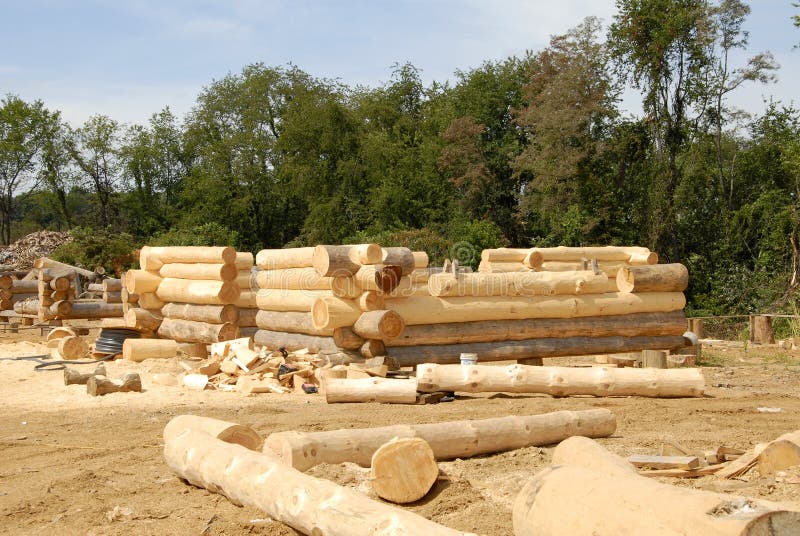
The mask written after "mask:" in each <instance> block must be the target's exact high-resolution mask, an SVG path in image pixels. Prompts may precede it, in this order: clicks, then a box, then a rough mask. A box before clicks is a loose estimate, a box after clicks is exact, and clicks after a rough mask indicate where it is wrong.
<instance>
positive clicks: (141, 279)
mask: <svg viewBox="0 0 800 536" xmlns="http://www.w3.org/2000/svg"><path fill="white" fill-rule="evenodd" d="M124 279H125V288H126V289H128V292H131V293H134V294H144V293H146V292H155V291H156V289H157V288H158V285H159V284H161V279H162V277H161V276H160V275H159V274H158V272H148V271H147V270H128V271H127V272H125V276H124Z"/></svg>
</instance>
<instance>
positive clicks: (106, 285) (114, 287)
mask: <svg viewBox="0 0 800 536" xmlns="http://www.w3.org/2000/svg"><path fill="white" fill-rule="evenodd" d="M102 285H103V292H119V291H121V290H122V280H121V279H103V283H102Z"/></svg>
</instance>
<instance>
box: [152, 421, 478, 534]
mask: <svg viewBox="0 0 800 536" xmlns="http://www.w3.org/2000/svg"><path fill="white" fill-rule="evenodd" d="M169 426H170V425H169V424H168V425H167V427H168V428H169ZM166 433H167V432H166V430H165V445H164V457H165V459H166V462H167V465H168V466H169V467H170V468H171V469H172V470H173V471H175V472H176V473H177V474H178V476H180V477H181V478H183V479H185V480H187V481H189V482H190V483H191V484H194V485H195V486H200V487H204V488H206V489H209V490H211V491H216V492H221V493H224V495H225V496H226V497H228V498H230V500H231V501H233V502H234V503H236V504H242V505H247V506H255V507H256V508H259V509H261V510H263V511H264V512H266V513H267V514H268V515H269V516H270V517H272V518H274V519H276V520H278V521H281V522H283V523H286V524H287V525H289V526H291V527H293V528H294V529H297V530H298V531H299V532H301V533H303V534H308V535H313V536H317V535H322V534H324V535H325V536H376V535H381V536H405V535H409V534H420V535H422V534H424V535H425V536H459V535H462V536H463V535H464V533H462V532H459V531H456V530H452V529H449V528H447V527H443V526H442V525H438V524H436V523H434V522H432V521H428V520H427V519H425V518H423V517H421V516H418V515H416V514H414V513H412V512H408V511H405V510H401V509H399V508H396V507H393V506H389V505H387V504H384V503H380V502H378V501H373V500H371V499H369V498H367V497H366V496H364V495H362V494H360V493H358V492H356V491H354V490H351V489H349V488H343V487H341V486H338V485H337V484H334V483H333V482H330V481H329V480H323V479H319V478H314V477H312V476H308V475H305V474H303V473H301V472H299V471H296V470H294V469H292V468H291V467H288V466H286V465H285V464H283V463H282V462H281V461H280V460H279V459H278V458H277V457H275V456H273V455H270V454H268V453H255V452H252V451H250V450H248V449H246V448H245V447H242V446H239V445H232V444H229V443H225V442H223V441H220V440H218V439H214V438H213V437H212V436H210V435H209V434H207V433H204V432H201V431H197V430H193V429H191V428H188V429H184V430H181V431H180V432H179V433H175V434H171V437H170V439H168V440H167V437H166ZM354 520H356V522H354Z"/></svg>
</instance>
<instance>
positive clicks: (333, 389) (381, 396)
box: [325, 378, 417, 404]
mask: <svg viewBox="0 0 800 536" xmlns="http://www.w3.org/2000/svg"><path fill="white" fill-rule="evenodd" d="M325 400H327V402H328V404H335V403H337V402H381V403H386V404H415V403H416V402H417V380H416V378H409V379H407V380H395V379H387V378H363V379H358V380H336V379H329V380H327V381H326V382H325Z"/></svg>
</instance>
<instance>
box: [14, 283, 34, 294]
mask: <svg viewBox="0 0 800 536" xmlns="http://www.w3.org/2000/svg"><path fill="white" fill-rule="evenodd" d="M8 290H10V291H11V293H12V294H33V293H35V292H39V282H38V281H22V280H19V281H18V280H14V281H12V282H11V286H10V287H8Z"/></svg>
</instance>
